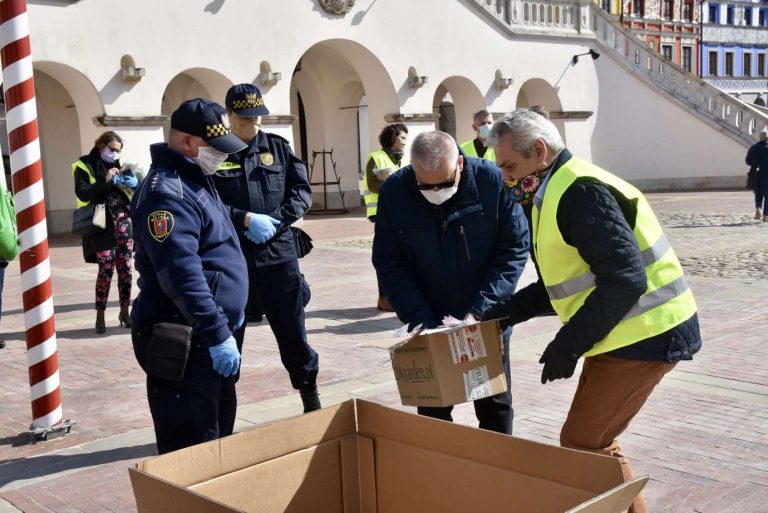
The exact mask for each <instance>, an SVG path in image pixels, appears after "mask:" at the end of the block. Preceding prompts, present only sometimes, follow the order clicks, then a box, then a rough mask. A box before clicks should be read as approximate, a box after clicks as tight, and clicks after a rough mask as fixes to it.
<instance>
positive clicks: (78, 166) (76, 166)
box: [72, 160, 96, 208]
mask: <svg viewBox="0 0 768 513" xmlns="http://www.w3.org/2000/svg"><path fill="white" fill-rule="evenodd" d="M78 169H82V170H83V171H85V172H86V173H87V174H88V183H90V184H91V185H93V184H95V183H96V177H95V176H93V173H92V172H91V168H90V167H88V164H86V163H85V162H83V161H82V160H78V161H77V162H75V163H74V164H72V176H75V173H76V172H77V170H78ZM89 203H90V201H82V200H80V198H78V197H77V194H75V204H76V205H77V208H82V207H85V206H87V205H88V204H89Z"/></svg>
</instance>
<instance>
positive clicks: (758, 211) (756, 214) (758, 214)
mask: <svg viewBox="0 0 768 513" xmlns="http://www.w3.org/2000/svg"><path fill="white" fill-rule="evenodd" d="M755 219H757V220H758V221H759V220H760V209H759V208H758V209H755Z"/></svg>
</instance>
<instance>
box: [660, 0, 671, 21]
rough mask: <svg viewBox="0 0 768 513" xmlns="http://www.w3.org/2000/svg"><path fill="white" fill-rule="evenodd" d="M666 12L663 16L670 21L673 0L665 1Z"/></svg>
mask: <svg viewBox="0 0 768 513" xmlns="http://www.w3.org/2000/svg"><path fill="white" fill-rule="evenodd" d="M663 6H664V12H663V14H662V16H663V17H664V18H666V19H668V20H671V19H672V0H664V4H663Z"/></svg>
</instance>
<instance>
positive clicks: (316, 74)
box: [290, 39, 399, 208]
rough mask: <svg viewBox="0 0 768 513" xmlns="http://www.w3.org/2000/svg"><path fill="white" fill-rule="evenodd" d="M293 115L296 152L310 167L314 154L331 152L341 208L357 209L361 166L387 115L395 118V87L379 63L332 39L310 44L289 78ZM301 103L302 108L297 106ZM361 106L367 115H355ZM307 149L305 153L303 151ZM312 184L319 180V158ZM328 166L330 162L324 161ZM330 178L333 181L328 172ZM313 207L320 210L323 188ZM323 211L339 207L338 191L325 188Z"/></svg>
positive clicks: (365, 51) (365, 52) (360, 50)
mask: <svg viewBox="0 0 768 513" xmlns="http://www.w3.org/2000/svg"><path fill="white" fill-rule="evenodd" d="M290 95H291V114H293V115H295V116H298V117H299V121H298V122H297V123H295V124H294V126H293V129H294V138H293V139H294V141H295V145H296V148H295V149H296V153H297V154H299V155H305V156H306V158H307V160H308V163H310V164H311V163H312V152H313V151H322V150H331V149H333V158H334V161H335V162H336V166H337V172H338V174H339V178H340V180H341V190H342V191H343V192H344V206H346V207H354V206H358V205H360V196H359V176H360V172H361V169H360V167H361V166H360V163H361V161H362V162H363V163H364V162H365V157H366V155H367V153H368V152H370V151H372V150H375V149H378V142H377V137H378V134H379V132H380V131H381V129H382V128H383V127H384V125H385V124H386V123H387V120H386V116H387V115H388V114H397V113H399V103H398V99H397V93H396V92H395V87H394V84H393V83H392V79H391V77H390V76H389V73H388V72H387V70H386V69H385V68H384V66H383V65H382V63H381V61H379V59H378V58H377V57H376V56H375V55H374V54H373V53H371V52H370V50H368V49H367V48H365V47H363V46H361V45H360V44H358V43H356V42H353V41H349V40H344V39H331V40H326V41H322V42H319V43H316V44H314V45H313V46H312V47H310V48H309V49H308V50H307V51H306V52H305V53H304V54H303V55H302V57H301V59H300V60H299V62H298V63H297V65H296V68H295V71H294V73H293V77H292V79H291V88H290ZM299 98H300V99H301V108H300V103H299ZM361 105H365V107H364V109H365V115H358V113H359V111H361V110H362V108H361ZM304 144H306V148H305V147H304ZM316 162H317V166H318V167H317V168H316V170H315V173H316V174H315V175H314V176H313V178H312V179H313V181H314V182H319V181H321V179H322V175H321V166H322V162H321V157H320V156H318V157H317V159H316ZM327 165H328V166H330V160H328V161H327ZM327 172H328V176H327V178H328V179H332V178H333V172H332V170H331V168H330V167H328V168H327ZM313 189H314V190H315V193H316V194H315V199H314V202H315V204H316V205H318V207H321V208H322V207H323V206H325V205H323V196H322V195H321V194H319V192H320V191H321V190H322V189H321V187H319V186H316V187H314V188H313ZM328 193H329V194H328V205H327V208H338V207H341V206H342V205H341V198H340V197H339V194H338V189H337V188H335V187H332V186H331V187H329V188H328Z"/></svg>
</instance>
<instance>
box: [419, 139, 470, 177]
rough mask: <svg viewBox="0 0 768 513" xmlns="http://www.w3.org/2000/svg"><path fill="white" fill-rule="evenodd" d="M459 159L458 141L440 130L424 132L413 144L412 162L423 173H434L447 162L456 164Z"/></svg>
mask: <svg viewBox="0 0 768 513" xmlns="http://www.w3.org/2000/svg"><path fill="white" fill-rule="evenodd" d="M458 158H459V148H458V147H457V146H456V141H455V140H454V139H453V137H451V136H450V135H448V134H446V133H445V132H440V131H439V130H433V131H431V132H422V133H420V134H419V135H417V136H416V138H415V139H414V140H413V142H412V143H411V162H413V163H414V164H415V167H418V168H419V169H421V170H423V171H427V172H428V171H434V170H436V169H438V168H439V167H442V166H443V165H444V164H445V163H446V162H450V163H453V162H456V159H458Z"/></svg>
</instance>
